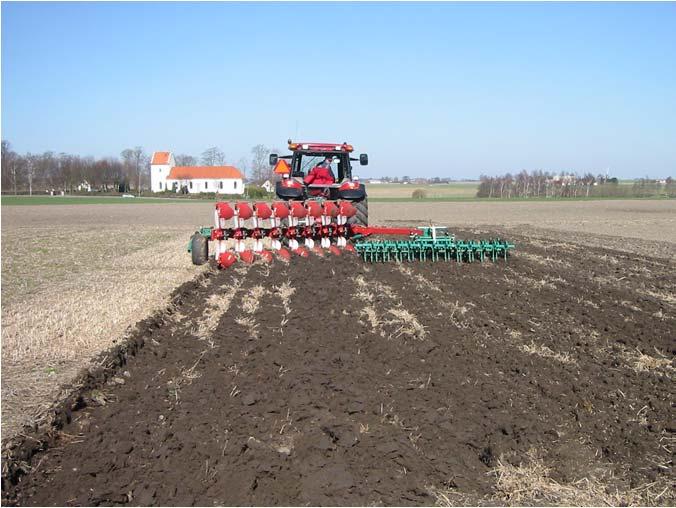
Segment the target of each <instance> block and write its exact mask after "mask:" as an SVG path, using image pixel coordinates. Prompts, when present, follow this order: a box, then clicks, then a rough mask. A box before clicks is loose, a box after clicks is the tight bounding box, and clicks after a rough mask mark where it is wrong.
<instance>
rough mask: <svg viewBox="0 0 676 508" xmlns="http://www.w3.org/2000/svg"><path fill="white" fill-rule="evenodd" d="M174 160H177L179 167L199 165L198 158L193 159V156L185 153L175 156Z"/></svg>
mask: <svg viewBox="0 0 676 508" xmlns="http://www.w3.org/2000/svg"><path fill="white" fill-rule="evenodd" d="M174 159H176V165H177V166H196V165H197V157H193V156H192V155H186V154H184V153H181V154H178V155H175V156H174Z"/></svg>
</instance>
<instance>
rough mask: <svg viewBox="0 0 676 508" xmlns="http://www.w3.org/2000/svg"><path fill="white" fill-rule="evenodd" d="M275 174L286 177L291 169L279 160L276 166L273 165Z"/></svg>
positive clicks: (283, 161)
mask: <svg viewBox="0 0 676 508" xmlns="http://www.w3.org/2000/svg"><path fill="white" fill-rule="evenodd" d="M274 171H275V174H277V175H288V174H289V173H291V167H290V166H289V164H288V163H287V162H286V161H285V160H284V159H279V160H278V161H277V164H275V170H274Z"/></svg>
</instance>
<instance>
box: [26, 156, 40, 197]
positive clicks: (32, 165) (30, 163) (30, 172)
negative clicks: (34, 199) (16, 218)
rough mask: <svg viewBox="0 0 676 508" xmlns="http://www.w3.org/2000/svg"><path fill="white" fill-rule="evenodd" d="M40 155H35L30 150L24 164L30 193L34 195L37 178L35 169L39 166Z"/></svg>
mask: <svg viewBox="0 0 676 508" xmlns="http://www.w3.org/2000/svg"><path fill="white" fill-rule="evenodd" d="M38 158H39V155H33V154H32V153H30V152H28V153H27V154H26V157H25V159H26V164H25V165H24V171H25V172H26V179H27V180H28V195H29V196H32V195H33V179H34V178H35V171H36V168H37V163H38Z"/></svg>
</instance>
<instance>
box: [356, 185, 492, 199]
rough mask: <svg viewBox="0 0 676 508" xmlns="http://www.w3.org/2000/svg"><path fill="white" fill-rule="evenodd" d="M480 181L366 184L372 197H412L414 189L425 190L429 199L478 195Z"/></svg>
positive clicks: (469, 197) (465, 197)
mask: <svg viewBox="0 0 676 508" xmlns="http://www.w3.org/2000/svg"><path fill="white" fill-rule="evenodd" d="M478 186H479V182H454V183H448V184H438V185H415V184H402V183H376V184H372V183H371V184H366V192H367V193H368V195H369V198H370V199H375V200H378V199H411V197H412V194H413V191H415V190H416V189H420V190H423V191H425V193H426V197H427V199H471V198H474V197H476V192H477V188H478Z"/></svg>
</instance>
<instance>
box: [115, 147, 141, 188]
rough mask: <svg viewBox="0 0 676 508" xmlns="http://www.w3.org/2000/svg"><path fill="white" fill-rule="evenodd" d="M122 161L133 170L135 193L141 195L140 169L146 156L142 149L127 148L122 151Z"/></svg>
mask: <svg viewBox="0 0 676 508" xmlns="http://www.w3.org/2000/svg"><path fill="white" fill-rule="evenodd" d="M121 155H122V160H124V161H125V164H127V165H128V166H129V167H133V168H134V170H135V175H136V177H137V182H138V187H137V188H136V193H137V194H138V195H139V196H140V195H141V168H142V166H143V165H144V163H145V162H146V159H147V157H146V154H145V153H144V151H143V147H141V146H136V147H134V148H127V149H126V150H122V154H121Z"/></svg>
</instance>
